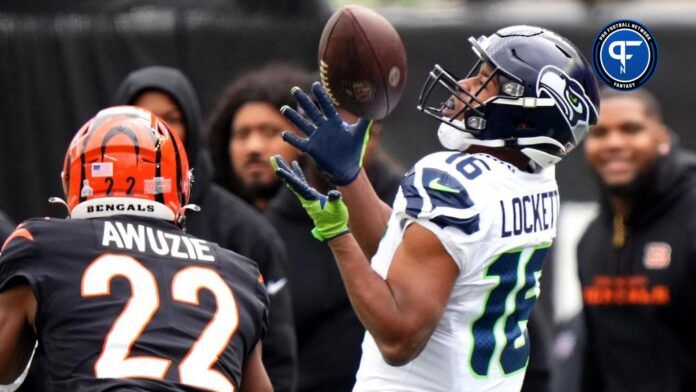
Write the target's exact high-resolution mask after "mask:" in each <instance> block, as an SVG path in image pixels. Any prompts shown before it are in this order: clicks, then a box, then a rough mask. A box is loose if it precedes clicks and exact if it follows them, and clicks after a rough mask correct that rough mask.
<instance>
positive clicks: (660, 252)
mask: <svg viewBox="0 0 696 392" xmlns="http://www.w3.org/2000/svg"><path fill="white" fill-rule="evenodd" d="M671 260H672V247H671V246H669V244H667V243H665V242H648V243H647V244H646V245H645V251H644V254H643V265H644V266H645V268H647V269H665V268H667V267H669V263H670V261H671Z"/></svg>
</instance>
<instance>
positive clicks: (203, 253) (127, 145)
mask: <svg viewBox="0 0 696 392" xmlns="http://www.w3.org/2000/svg"><path fill="white" fill-rule="evenodd" d="M62 178H63V185H64V190H65V194H66V197H67V205H68V209H69V211H70V218H69V219H32V220H28V221H26V222H24V223H23V224H21V225H20V226H19V227H18V228H17V229H16V230H15V231H14V233H13V234H12V235H11V236H10V237H9V238H8V240H7V241H6V242H5V245H4V246H3V251H2V254H1V255H0V384H8V383H10V382H12V381H13V380H14V379H15V378H16V377H17V376H18V375H19V374H20V373H21V371H22V369H24V367H25V366H26V363H27V361H28V358H29V356H30V354H31V350H32V348H33V347H34V344H35V343H36V342H38V345H37V348H36V354H35V356H36V357H39V358H41V360H42V361H43V362H44V363H45V364H46V369H45V371H46V374H45V376H46V381H45V383H44V385H45V386H46V387H45V388H46V389H50V390H52V391H106V390H109V391H120V390H128V391H200V390H210V391H236V390H239V391H270V390H272V387H271V384H270V381H269V380H268V376H267V374H266V371H265V369H264V368H263V364H262V362H261V350H260V343H259V342H260V339H261V337H262V336H263V334H264V332H265V328H266V321H267V313H268V296H267V294H266V291H265V288H264V286H263V284H262V279H261V277H260V275H259V272H258V269H257V267H256V264H255V263H253V262H252V261H250V260H248V259H245V258H244V257H242V256H239V255H237V254H235V253H233V252H231V251H228V250H225V249H223V248H220V247H219V246H217V245H216V244H214V243H210V242H207V241H203V240H200V239H197V238H195V237H192V236H190V235H187V234H186V233H185V232H184V231H183V230H182V229H181V228H180V226H181V225H182V223H183V220H184V219H183V217H184V212H185V210H186V209H187V208H190V207H189V206H187V205H186V202H187V201H188V196H189V191H190V184H191V174H190V172H189V168H188V161H187V157H186V153H185V151H184V148H183V145H182V144H181V142H180V141H179V140H178V139H177V137H176V136H174V135H173V134H172V133H171V132H170V130H169V128H168V126H167V125H166V124H165V123H164V122H163V121H161V120H160V119H158V118H157V117H155V116H154V115H152V114H151V113H150V112H148V111H145V110H142V109H136V108H134V107H126V106H122V107H114V108H110V109H106V110H103V111H101V112H99V113H98V114H97V115H96V116H95V117H94V118H93V119H92V120H90V121H89V122H88V123H87V124H85V125H84V126H83V127H82V128H81V129H80V130H79V131H78V133H77V134H76V135H75V137H74V138H73V141H72V143H71V144H70V147H69V149H68V152H67V154H66V158H65V163H64V168H63V173H62Z"/></svg>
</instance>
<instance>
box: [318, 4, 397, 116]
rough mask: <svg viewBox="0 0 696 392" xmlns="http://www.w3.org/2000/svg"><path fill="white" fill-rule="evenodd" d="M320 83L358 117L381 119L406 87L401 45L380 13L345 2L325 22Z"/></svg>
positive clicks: (391, 108)
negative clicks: (346, 4)
mask: <svg viewBox="0 0 696 392" xmlns="http://www.w3.org/2000/svg"><path fill="white" fill-rule="evenodd" d="M319 70H320V72H321V82H322V84H323V85H324V87H325V88H326V90H327V91H328V92H329V94H330V95H331V98H332V99H333V101H334V103H335V104H336V105H337V106H339V107H342V108H344V109H346V110H347V111H349V112H351V113H352V114H354V115H356V116H360V117H369V118H374V119H378V120H379V119H383V118H384V117H386V116H387V115H388V114H389V113H390V112H391V111H392V110H393V109H394V107H395V106H396V104H397V103H398V102H399V99H400V98H401V94H402V93H403V92H404V87H405V86H406V74H407V72H408V66H407V64H406V50H405V49H404V44H403V42H402V41H401V37H399V34H398V33H397V32H396V29H394V26H392V25H391V23H389V21H387V20H386V19H385V18H384V17H383V16H381V15H380V14H378V13H377V12H375V11H373V10H371V9H369V8H366V7H362V6H358V5H348V6H344V7H342V8H341V9H339V10H338V11H336V12H335V13H334V14H333V15H332V16H331V18H330V19H329V21H328V22H326V26H324V31H323V32H322V34H321V41H320V42H319Z"/></svg>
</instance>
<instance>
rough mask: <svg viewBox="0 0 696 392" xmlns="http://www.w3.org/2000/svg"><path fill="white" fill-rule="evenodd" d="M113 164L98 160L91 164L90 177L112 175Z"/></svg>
mask: <svg viewBox="0 0 696 392" xmlns="http://www.w3.org/2000/svg"><path fill="white" fill-rule="evenodd" d="M113 175H114V165H113V163H111V162H99V163H93V164H92V177H113Z"/></svg>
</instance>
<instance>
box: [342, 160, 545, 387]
mask: <svg viewBox="0 0 696 392" xmlns="http://www.w3.org/2000/svg"><path fill="white" fill-rule="evenodd" d="M558 206H559V200H558V186H557V185H556V180H555V174H554V168H553V167H551V168H548V169H545V170H543V171H542V172H540V173H536V174H532V173H528V172H524V171H521V170H519V169H517V168H516V167H514V166H512V165H511V164H509V163H507V162H504V161H501V160H499V159H497V158H494V157H492V156H490V155H487V154H468V153H462V152H438V153H434V154H431V155H428V156H426V157H425V158H423V159H421V160H420V161H419V162H418V163H417V164H416V165H415V166H414V168H413V169H412V170H411V171H409V173H407V174H406V176H405V177H404V179H403V181H402V182H401V187H400V189H399V192H398V194H397V196H396V200H395V201H394V207H393V212H392V215H391V217H390V219H389V224H388V227H387V231H386V233H385V235H384V238H383V239H382V241H381V242H380V245H379V249H378V251H377V253H376V254H375V256H374V257H373V258H372V268H373V269H374V270H375V271H377V273H379V274H380V275H381V276H382V277H383V278H386V277H387V274H388V272H389V266H390V264H391V262H392V256H393V255H394V252H395V250H396V248H397V247H398V246H399V244H400V243H401V241H402V238H403V233H404V230H405V228H406V227H407V226H408V225H409V224H411V223H414V222H415V223H418V224H419V225H421V226H423V227H425V228H427V229H428V230H430V231H431V232H433V233H434V234H435V235H436V236H437V237H438V238H439V239H440V241H441V242H442V244H443V245H444V247H445V249H446V250H447V252H448V253H449V254H450V255H451V256H452V259H454V262H455V263H457V266H458V267H459V276H458V277H457V280H456V282H455V284H454V288H453V290H452V294H451V296H450V299H449V302H448V304H447V307H446V309H445V312H444V314H443V316H442V320H440V323H439V324H438V326H437V328H436V329H435V331H434V333H433V335H432V336H431V337H430V340H429V341H428V343H427V345H426V347H425V349H424V350H423V352H421V353H420V354H419V355H418V357H416V358H415V359H414V360H413V361H411V362H409V363H408V364H406V365H404V366H400V367H395V366H390V365H388V364H387V363H386V362H385V361H384V360H383V359H382V356H381V355H380V352H379V350H378V348H377V345H376V344H375V342H374V340H373V339H372V336H371V335H370V334H369V333H366V335H365V339H364V341H363V345H362V349H363V355H362V360H361V363H360V369H359V370H358V373H357V376H356V378H357V382H356V385H355V388H354V391H379V392H388V391H414V392H415V391H418V392H422V391H443V392H452V391H497V392H500V391H519V390H520V388H521V387H522V381H523V379H524V373H525V370H526V367H527V362H528V360H529V341H528V339H529V336H528V333H527V320H528V319H529V316H530V314H531V311H532V306H533V304H534V302H535V301H536V298H537V295H538V293H539V277H540V275H541V267H542V264H543V262H544V259H545V258H546V253H547V251H548V248H549V246H550V245H551V241H552V240H553V238H554V237H555V235H556V221H557V216H558Z"/></svg>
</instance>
